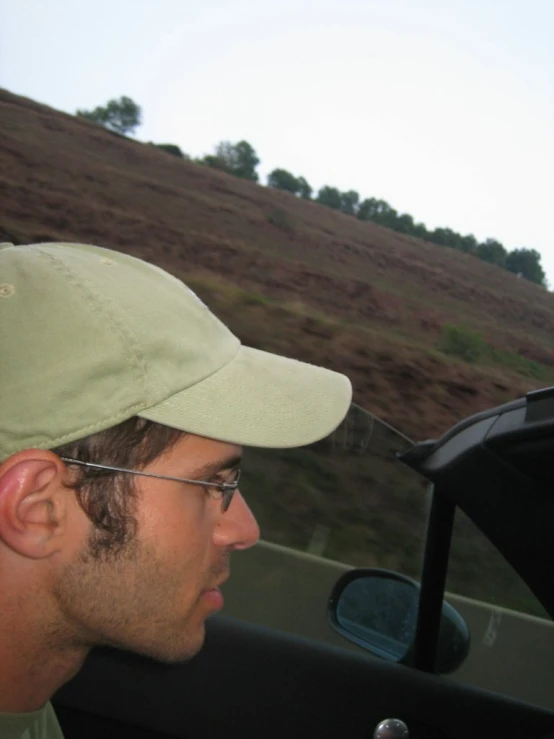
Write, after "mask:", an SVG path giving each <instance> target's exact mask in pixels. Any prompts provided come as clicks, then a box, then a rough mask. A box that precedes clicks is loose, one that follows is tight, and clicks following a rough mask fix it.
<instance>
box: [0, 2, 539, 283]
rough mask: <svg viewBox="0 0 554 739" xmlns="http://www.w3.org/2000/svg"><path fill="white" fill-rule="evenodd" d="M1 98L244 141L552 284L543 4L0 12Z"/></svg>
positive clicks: (26, 8)
mask: <svg viewBox="0 0 554 739" xmlns="http://www.w3.org/2000/svg"><path fill="white" fill-rule="evenodd" d="M0 86H1V87H5V88H7V89H9V90H10V91H12V92H15V93H17V94H20V95H24V96H26V97H30V98H32V99H34V100H37V101H39V102H42V103H46V104H47V105H50V106H51V107H53V108H57V109H58V110H63V111H66V112H68V113H74V112H75V111H76V109H77V108H85V109H91V108H94V107H96V106H97V105H104V104H105V103H106V102H107V101H108V100H110V99H112V98H119V97H121V96H122V95H127V96H129V97H131V98H132V99H133V100H134V101H135V102H137V103H138V104H139V105H140V106H141V108H142V110H143V118H144V123H143V125H142V126H141V127H140V128H139V129H138V130H137V132H136V134H135V135H136V138H137V139H139V140H141V141H155V142H157V143H173V144H177V145H178V146H180V147H181V149H182V150H183V151H184V152H186V153H188V154H189V155H191V156H193V157H196V156H202V155H204V154H207V153H211V152H213V150H214V148H215V146H216V145H217V143H218V142H220V141H231V142H237V141H240V140H242V139H245V140H247V141H248V142H249V143H250V144H252V146H253V147H254V149H255V150H256V152H257V154H258V156H259V158H260V159H261V165H260V167H259V173H260V176H261V181H262V182H265V181H266V177H267V174H268V173H269V172H270V171H271V170H273V169H274V168H276V167H282V168H284V169H287V170H289V171H291V172H292V173H293V174H295V175H297V176H298V175H302V176H303V177H305V178H306V179H307V180H308V182H309V183H310V185H312V187H313V188H314V190H315V191H317V190H318V189H319V188H320V187H321V186H322V185H331V186H333V187H338V188H339V189H340V190H351V189H353V190H357V191H358V192H359V193H360V196H361V198H362V199H363V198H365V197H377V198H382V199H384V200H386V201H387V202H388V203H389V204H390V205H391V206H392V207H394V208H396V209H397V210H398V211H399V212H407V213H410V214H411V215H412V216H413V217H414V219H415V220H416V221H420V222H423V223H425V225H426V226H427V228H429V229H431V228H435V227H437V226H446V227H449V228H452V229H453V230H454V231H458V232H459V233H462V234H469V233H472V234H474V235H475V236H476V238H477V239H478V240H480V241H482V240H484V239H486V238H489V237H490V238H495V239H497V240H499V241H500V242H501V243H502V244H504V246H505V247H506V248H507V249H508V250H512V249H514V248H519V247H526V248H533V249H537V251H539V252H540V254H541V261H542V266H543V269H544V270H545V272H546V273H547V279H548V282H549V284H550V286H551V289H554V0H417V2H416V0H317V2H316V1H315V0H279V2H276V1H275V0H274V1H273V2H269V1H268V0H202V2H198V0H196V1H195V2H192V0H156V1H155V2H154V0H94V1H92V0H2V2H1V3H0Z"/></svg>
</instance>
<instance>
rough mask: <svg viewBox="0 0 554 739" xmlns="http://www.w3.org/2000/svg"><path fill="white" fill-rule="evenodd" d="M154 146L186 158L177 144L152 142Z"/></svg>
mask: <svg viewBox="0 0 554 739" xmlns="http://www.w3.org/2000/svg"><path fill="white" fill-rule="evenodd" d="M154 146H155V147H156V148H157V149H161V150H162V151H165V152H167V153H168V154H173V156H175V157H180V158H181V159H188V157H187V155H186V154H183V152H182V151H181V149H180V148H179V147H178V146H177V144H154Z"/></svg>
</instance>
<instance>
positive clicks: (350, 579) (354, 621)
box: [327, 569, 470, 674]
mask: <svg viewBox="0 0 554 739" xmlns="http://www.w3.org/2000/svg"><path fill="white" fill-rule="evenodd" d="M418 607H419V585H418V583H417V582H415V581H414V580H412V579H411V578H409V577H406V576H405V575H400V574H398V573H396V572H391V571H389V570H381V569H355V570H350V571H349V572H347V573H345V574H344V575H342V577H340V578H339V580H338V581H337V583H336V585H335V587H334V588H333V592H332V593H331V597H330V599H329V605H328V611H327V612H328V616H329V621H330V624H331V626H332V628H333V629H334V630H335V631H336V632H337V633H339V634H340V635H341V636H343V637H344V638H345V639H347V640H348V641H351V642H353V643H354V644H357V645H358V646H359V647H362V648H363V649H365V650H367V651H368V652H370V653H371V654H373V655H375V656H376V657H380V658H381V659H385V660H388V661H389V662H397V663H399V664H404V665H408V666H409V665H410V664H411V657H412V654H413V641H414V636H415V631H416V624H417V612H418ZM469 646H470V633H469V629H468V626H467V624H466V622H465V621H464V619H463V618H462V616H460V614H459V613H458V612H457V611H456V610H455V609H454V608H453V607H452V606H451V605H449V604H448V603H446V602H443V607H442V618H441V626H440V634H439V644H438V657H437V664H436V672H437V673H439V674H449V673H451V672H455V671H456V670H457V669H458V668H459V667H460V666H461V665H462V664H463V662H464V661H465V659H466V657H467V655H468V652H469Z"/></svg>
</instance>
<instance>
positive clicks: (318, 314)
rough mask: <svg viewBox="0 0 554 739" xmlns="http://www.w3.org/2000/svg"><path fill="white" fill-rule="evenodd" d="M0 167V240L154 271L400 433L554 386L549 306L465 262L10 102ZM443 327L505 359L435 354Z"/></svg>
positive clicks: (1, 126)
mask: <svg viewBox="0 0 554 739" xmlns="http://www.w3.org/2000/svg"><path fill="white" fill-rule="evenodd" d="M0 162H1V169H0V187H1V202H2V208H1V214H0V240H3V241H11V242H13V243H16V244H19V243H27V242H33V241H52V240H65V241H71V240H74V241H86V242H90V243H96V244H99V245H102V246H108V247H111V248H115V249H119V250H122V251H127V252H129V253H132V254H135V255H137V256H141V257H143V258H146V259H148V260H150V261H152V262H155V263H156V264H159V265H160V266H162V267H164V268H166V269H168V270H169V271H171V272H173V273H174V274H176V275H177V276H179V277H182V278H183V279H185V280H187V281H188V282H190V284H191V285H192V286H193V287H194V289H195V290H196V291H197V292H198V293H199V294H200V295H201V297H202V298H203V299H205V300H206V302H208V303H209V304H210V305H211V306H212V308H213V309H214V310H215V312H216V313H218V315H220V317H221V318H222V319H223V320H224V321H226V322H227V323H229V325H230V326H231V328H232V329H233V330H234V331H235V333H237V334H238V335H239V336H240V338H241V339H242V340H243V341H244V342H245V343H247V344H250V345H252V346H257V347H260V348H265V349H269V350H275V351H279V352H282V353H286V354H288V355H289V356H295V357H297V358H299V359H304V360H308V361H312V362H316V363H321V364H324V365H327V366H329V367H332V368H334V369H337V370H340V371H343V372H345V373H346V374H348V375H349V376H350V377H351V379H352V380H353V383H354V388H355V399H356V400H357V401H358V402H359V403H361V404H362V405H363V406H364V407H366V408H367V409H368V410H371V411H373V412H375V413H376V414H377V415H380V416H382V417H383V418H384V419H385V420H387V421H388V422H389V423H392V424H393V425H395V426H398V427H399V428H401V429H402V430H403V431H404V432H406V433H407V434H409V435H412V436H416V437H419V438H422V437H429V436H435V435H437V434H439V433H441V432H442V431H444V430H445V429H446V428H447V427H448V426H449V425H451V424H452V423H453V422H455V421H456V420H458V419H459V418H460V417H462V416H465V415H467V414H469V413H472V412H476V411H478V410H481V409H484V408H486V407H488V406H490V405H492V404H496V403H500V402H504V401H506V400H508V399H510V398H512V397H515V396H517V395H521V394H523V393H525V392H527V391H528V390H530V389H532V388H536V387H541V386H544V385H548V384H554V352H553V346H554V342H553V340H552V337H553V336H554V295H553V294H551V293H547V292H546V291H545V290H543V289H541V288H539V287H537V286H536V285H534V284H532V283H530V282H527V281H525V280H522V279H518V278H517V277H515V276H514V275H512V274H510V273H508V272H505V271H503V270H501V269H498V268H496V267H494V266H492V265H488V264H486V263H484V262H481V261H479V260H477V259H475V258H473V257H471V256H468V255H465V254H462V253H459V252H455V251H452V250H449V249H446V248H444V247H439V246H436V245H433V244H428V243H425V242H422V241H419V240H417V239H413V238H411V237H407V236H402V235H400V234H397V233H395V232H392V231H389V230H387V229H384V228H381V227H378V226H376V225H374V224H371V223H367V222H366V223H362V222H359V221H357V220H356V219H355V218H353V217H349V216H345V215H343V214H340V213H337V212H334V211H332V210H329V209H326V208H324V207H322V206H320V205H317V204H315V203H311V202H306V201H301V200H299V199H296V198H295V197H294V196H291V195H289V194H287V193H283V192H278V191H275V190H271V189H269V188H265V187H262V186H259V185H255V184H252V183H250V182H245V181H242V180H239V179H236V178H233V177H230V176H228V175H226V174H223V173H221V172H217V171H215V170H211V169H208V168H205V167H202V166H200V165H197V164H194V163H192V162H187V161H181V160H179V159H178V158H176V157H173V156H171V155H169V154H166V153H165V152H162V151H160V150H158V149H156V148H155V147H153V146H150V145H146V144H142V143H139V142H136V141H133V140H130V139H125V138H123V137H119V136H116V135H114V134H111V133H109V132H107V131H105V130H103V129H101V128H99V127H97V126H95V125H93V124H91V123H88V122H87V121H83V120H79V119H76V118H73V117H72V116H68V115H66V114H63V113H59V112H57V111H55V110H52V109H51V108H48V107H46V106H43V105H40V104H38V103H35V102H33V101H30V100H27V99H25V98H21V97H18V96H16V95H13V94H11V93H10V92H7V91H5V90H0ZM331 174H332V173H330V176H331ZM445 323H447V324H455V325H464V326H467V327H468V328H470V329H472V330H474V331H478V332H480V333H481V334H482V335H483V336H484V337H485V339H486V340H487V341H488V343H489V344H490V345H491V346H492V347H493V348H495V349H497V350H503V353H499V354H498V355H496V359H494V360H487V361H486V362H485V361H483V363H482V364H466V363H465V362H463V361H461V360H458V359H455V358H452V357H450V356H447V355H444V354H441V353H440V352H439V351H438V350H437V346H438V342H439V340H440V336H441V330H442V327H443V325H444V324H445ZM521 358H523V359H521ZM508 360H510V361H508ZM512 360H513V361H512ZM526 360H532V361H526Z"/></svg>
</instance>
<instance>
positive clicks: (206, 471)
mask: <svg viewBox="0 0 554 739" xmlns="http://www.w3.org/2000/svg"><path fill="white" fill-rule="evenodd" d="M241 462H242V455H240V454H234V455H233V456H232V457H226V458H225V459H219V460H217V462H211V463H210V464H206V465H204V467H200V468H199V469H197V470H196V472H194V476H195V478H198V479H202V478H205V477H206V478H208V477H211V476H213V475H215V474H217V473H218V472H221V471H222V470H232V469H233V468H234V467H238V466H239V465H240V463H241Z"/></svg>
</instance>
